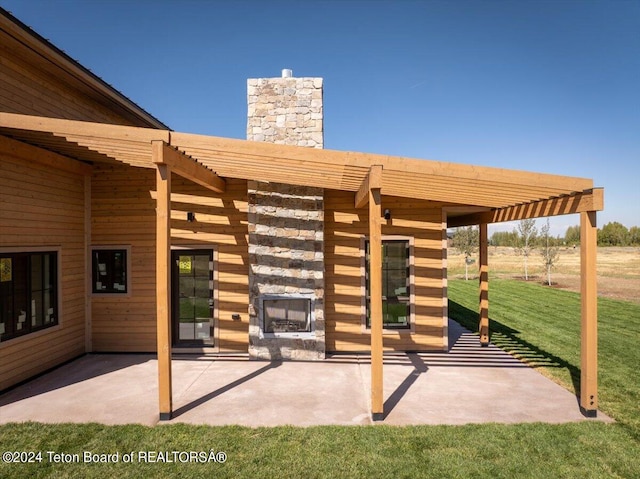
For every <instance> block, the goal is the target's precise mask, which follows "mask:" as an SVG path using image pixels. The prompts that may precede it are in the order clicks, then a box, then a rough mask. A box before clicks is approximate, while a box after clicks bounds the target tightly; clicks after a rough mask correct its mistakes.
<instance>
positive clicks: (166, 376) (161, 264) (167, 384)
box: [152, 141, 173, 421]
mask: <svg viewBox="0 0 640 479" xmlns="http://www.w3.org/2000/svg"><path fill="white" fill-rule="evenodd" d="M152 151H153V161H154V163H156V165H157V166H156V190H157V195H156V323H157V345H158V402H159V410H160V420H161V421H164V420H169V419H171V415H172V414H173V397H172V386H171V382H172V381H171V294H170V292H171V268H170V263H171V261H170V258H171V167H170V166H169V165H167V164H166V163H165V162H164V155H165V153H166V152H167V148H166V144H165V143H164V142H163V141H153V142H152Z"/></svg>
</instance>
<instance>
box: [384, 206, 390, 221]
mask: <svg viewBox="0 0 640 479" xmlns="http://www.w3.org/2000/svg"><path fill="white" fill-rule="evenodd" d="M384 219H385V220H390V219H391V210H390V209H388V208H387V209H386V210H384Z"/></svg>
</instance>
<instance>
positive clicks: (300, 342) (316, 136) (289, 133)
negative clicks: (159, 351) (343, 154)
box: [247, 71, 325, 360]
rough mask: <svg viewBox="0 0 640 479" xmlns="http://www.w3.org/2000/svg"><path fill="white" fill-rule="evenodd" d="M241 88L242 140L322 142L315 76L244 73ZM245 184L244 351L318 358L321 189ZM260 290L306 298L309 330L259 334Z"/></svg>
mask: <svg viewBox="0 0 640 479" xmlns="http://www.w3.org/2000/svg"><path fill="white" fill-rule="evenodd" d="M283 73H284V71H283ZM247 94H248V120H247V139H248V140H253V141H266V142H270V143H276V144H287V145H297V146H307V147H312V148H322V147H323V110H322V109H323V106H322V78H292V77H284V76H283V77H282V78H259V79H249V80H248V81H247ZM248 190H249V191H248V200H249V207H248V222H249V263H250V268H249V302H250V304H249V354H250V356H251V357H252V358H258V359H301V360H310V359H311V360H313V359H324V357H325V328H324V324H325V323H324V191H323V190H322V189H321V188H313V187H304V186H293V185H286V184H280V183H267V182H261V181H250V182H249V184H248ZM264 295H282V296H287V295H305V296H306V295H309V296H311V297H312V299H313V305H314V309H313V312H314V317H315V318H314V324H313V325H312V332H311V333H301V334H299V335H297V337H296V335H291V334H285V335H282V334H281V335H280V337H274V338H270V337H264V336H263V335H262V333H261V322H262V317H261V304H260V300H261V298H262V297H263V296H264Z"/></svg>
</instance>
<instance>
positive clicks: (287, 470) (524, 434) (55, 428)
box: [0, 280, 640, 479]
mask: <svg viewBox="0 0 640 479" xmlns="http://www.w3.org/2000/svg"><path fill="white" fill-rule="evenodd" d="M490 288H491V289H490V316H491V319H492V327H493V328H494V329H493V334H492V340H493V341H494V342H495V343H496V344H500V345H501V346H503V347H505V348H506V349H509V350H511V351H512V352H513V353H514V354H517V355H519V356H520V357H522V358H524V359H526V360H527V361H529V362H531V363H532V364H534V365H536V367H540V368H541V370H544V372H545V373H546V374H549V375H551V376H552V377H554V378H556V379H557V380H558V381H559V382H561V383H563V384H565V385H566V386H567V387H568V388H569V389H572V388H574V387H575V386H576V384H575V383H576V381H577V380H579V370H578V368H579V350H578V348H579V297H578V296H577V295H575V294H572V293H568V292H563V291H557V290H550V289H547V288H544V287H542V286H539V285H537V284H528V283H521V282H515V281H507V280H504V281H501V280H492V282H491V285H490ZM449 294H450V298H451V301H450V313H451V316H452V317H455V318H457V319H458V320H460V321H461V322H462V323H464V324H466V325H468V326H469V327H472V328H473V329H475V321H476V318H477V313H476V309H477V308H476V301H477V299H476V298H477V283H476V282H475V281H469V282H464V281H461V280H454V281H450V282H449ZM599 307H600V331H599V332H600V342H599V344H600V366H601V368H600V380H601V387H600V402H601V404H600V406H601V408H602V409H604V410H605V411H606V412H608V413H609V414H610V415H612V416H614V417H615V419H616V420H617V423H616V424H610V425H607V424H602V423H596V422H584V423H574V424H563V425H548V424H518V425H497V424H487V425H473V426H416V427H389V426H370V427H355V426H353V427H314V428H306V429H305V428H293V427H279V428H260V429H249V428H242V427H206V426H187V425H170V426H157V427H154V428H149V427H144V426H101V425H96V424H87V425H70V424H62V425H43V424H32V423H31V424H29V423H27V424H9V425H6V426H1V427H0V450H1V451H43V454H44V455H43V458H42V462H40V463H31V464H6V463H3V462H0V477H11V478H14V477H15V478H19V477H24V478H32V477H33V478H35V477H61V478H66V477H68V478H72V477H73V478H76V477H100V478H104V477H131V478H138V477H160V478H161V477H181V478H182V477H184V478H187V477H216V478H227V477H228V478H232V477H233V478H243V477H246V478H249V477H251V478H257V477H281V478H325V477H326V478H381V477H389V478H420V477H425V478H429V477H433V478H446V477H452V478H466V477H469V478H480V477H491V478H525V477H526V478H539V477H549V478H559V477H562V478H574V477H575V478H581V479H584V478H598V479H600V478H604V477H620V478H633V477H640V464H638V451H640V419H639V416H640V414H639V412H638V404H639V403H640V401H639V392H640V375H639V374H638V373H637V371H636V370H635V369H634V368H636V367H637V365H639V364H640V348H638V339H639V338H640V306H637V305H633V304H630V303H624V302H618V301H608V300H603V301H601V302H600V303H599ZM456 407H473V405H470V404H464V403H463V402H461V404H459V405H456ZM523 407H524V408H526V407H527V405H526V404H523ZM221 413H224V412H223V411H221ZM209 450H214V451H216V452H217V451H224V452H225V453H226V455H227V460H226V462H225V463H223V464H221V463H215V462H209V463H205V464H202V463H182V462H173V463H162V462H156V463H144V462H141V461H140V460H139V459H138V455H137V451H203V452H208V451H209ZM46 451H55V452H58V453H67V454H79V455H80V457H82V454H83V451H91V452H94V453H101V454H107V453H118V454H119V462H118V463H115V464H87V463H71V464H54V463H52V462H51V461H50V460H49V458H48V456H47V454H46ZM131 451H136V454H135V455H134V461H133V463H124V462H123V455H124V454H128V453H129V452H131Z"/></svg>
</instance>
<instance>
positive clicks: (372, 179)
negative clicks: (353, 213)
mask: <svg viewBox="0 0 640 479" xmlns="http://www.w3.org/2000/svg"><path fill="white" fill-rule="evenodd" d="M381 188H382V165H373V166H371V168H369V173H367V176H365V177H364V180H362V184H360V188H359V189H358V191H356V194H355V201H354V204H355V207H356V208H364V206H365V205H366V204H367V203H368V201H369V191H370V190H372V189H381Z"/></svg>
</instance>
